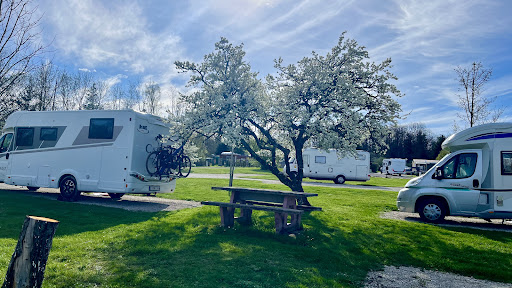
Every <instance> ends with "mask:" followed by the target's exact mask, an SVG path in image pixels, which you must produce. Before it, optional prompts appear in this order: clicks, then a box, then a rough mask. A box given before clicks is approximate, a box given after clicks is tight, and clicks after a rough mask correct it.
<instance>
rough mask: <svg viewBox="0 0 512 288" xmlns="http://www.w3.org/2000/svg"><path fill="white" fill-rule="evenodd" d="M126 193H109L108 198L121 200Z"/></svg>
mask: <svg viewBox="0 0 512 288" xmlns="http://www.w3.org/2000/svg"><path fill="white" fill-rule="evenodd" d="M123 195H124V193H108V196H110V198H112V199H114V200H119V199H121V197H123Z"/></svg>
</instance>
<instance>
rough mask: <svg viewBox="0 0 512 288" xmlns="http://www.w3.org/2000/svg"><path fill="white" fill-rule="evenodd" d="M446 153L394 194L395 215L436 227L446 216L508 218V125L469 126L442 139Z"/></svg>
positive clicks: (511, 130)
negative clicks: (404, 214) (402, 214)
mask: <svg viewBox="0 0 512 288" xmlns="http://www.w3.org/2000/svg"><path fill="white" fill-rule="evenodd" d="M442 147H443V149H446V150H448V151H449V152H451V153H450V154H448V155H446V156H445V157H444V158H443V159H441V160H440V161H439V162H438V163H437V164H436V165H435V166H434V167H432V168H431V169H430V170H429V171H427V172H426V173H425V174H423V175H422V176H420V177H417V178H414V179H412V180H411V181H409V182H408V183H407V184H406V185H405V188H404V189H402V190H400V192H399V194H398V198H397V206H398V209H399V210H400V211H404V212H418V213H419V214H420V216H421V218H422V219H424V220H426V221H429V222H439V221H442V220H443V219H444V217H445V216H446V215H454V216H468V217H480V218H484V219H511V218H512V123H492V124H484V125H480V126H476V127H472V128H469V129H466V130H464V131H461V132H459V133H456V134H454V135H452V136H450V137H449V138H448V139H446V140H445V141H444V142H443V144H442Z"/></svg>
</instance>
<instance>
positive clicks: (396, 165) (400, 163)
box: [381, 158, 406, 176]
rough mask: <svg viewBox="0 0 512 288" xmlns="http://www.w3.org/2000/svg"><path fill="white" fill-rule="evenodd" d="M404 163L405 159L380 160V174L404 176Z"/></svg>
mask: <svg viewBox="0 0 512 288" xmlns="http://www.w3.org/2000/svg"><path fill="white" fill-rule="evenodd" d="M405 161H406V159H400V158H390V159H384V160H382V167H381V172H382V173H383V174H386V175H395V174H398V175H399V176H400V175H402V174H405Z"/></svg>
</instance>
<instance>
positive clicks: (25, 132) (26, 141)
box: [16, 128, 34, 146]
mask: <svg viewBox="0 0 512 288" xmlns="http://www.w3.org/2000/svg"><path fill="white" fill-rule="evenodd" d="M17 130H18V131H17V132H16V146H32V144H33V143H34V128H18V129H17Z"/></svg>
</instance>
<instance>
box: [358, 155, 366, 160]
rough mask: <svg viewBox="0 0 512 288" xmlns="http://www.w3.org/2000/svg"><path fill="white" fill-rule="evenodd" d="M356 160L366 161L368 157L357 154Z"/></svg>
mask: <svg viewBox="0 0 512 288" xmlns="http://www.w3.org/2000/svg"><path fill="white" fill-rule="evenodd" d="M356 160H366V155H364V154H357V155H356Z"/></svg>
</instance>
